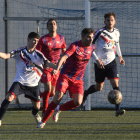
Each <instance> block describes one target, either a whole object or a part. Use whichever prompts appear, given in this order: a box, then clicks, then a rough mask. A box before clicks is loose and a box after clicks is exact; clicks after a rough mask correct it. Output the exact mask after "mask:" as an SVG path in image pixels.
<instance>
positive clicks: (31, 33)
mask: <svg viewBox="0 0 140 140" xmlns="http://www.w3.org/2000/svg"><path fill="white" fill-rule="evenodd" d="M28 38H29V39H32V38H37V39H39V38H40V36H39V34H38V33H35V32H30V33H29V34H28Z"/></svg>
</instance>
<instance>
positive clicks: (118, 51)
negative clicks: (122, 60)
mask: <svg viewBox="0 0 140 140" xmlns="http://www.w3.org/2000/svg"><path fill="white" fill-rule="evenodd" d="M119 38H120V33H119V32H118V40H117V42H116V52H117V54H118V56H122V53H121V49H120V43H119Z"/></svg>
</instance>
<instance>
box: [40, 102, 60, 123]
mask: <svg viewBox="0 0 140 140" xmlns="http://www.w3.org/2000/svg"><path fill="white" fill-rule="evenodd" d="M56 107H57V104H55V103H54V102H53V101H52V102H51V103H50V104H49V106H48V109H47V110H46V112H45V114H44V116H43V118H42V122H43V123H46V121H47V120H48V119H49V118H50V116H51V115H52V113H53V112H54V109H55V108H56Z"/></svg>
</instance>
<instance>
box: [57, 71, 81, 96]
mask: <svg viewBox="0 0 140 140" xmlns="http://www.w3.org/2000/svg"><path fill="white" fill-rule="evenodd" d="M67 90H69V95H70V97H71V98H72V94H75V93H79V94H81V95H82V96H83V81H82V80H74V81H72V79H70V78H69V77H67V76H65V75H64V74H60V76H59V78H58V80H57V84H56V91H62V92H63V93H66V91H67Z"/></svg>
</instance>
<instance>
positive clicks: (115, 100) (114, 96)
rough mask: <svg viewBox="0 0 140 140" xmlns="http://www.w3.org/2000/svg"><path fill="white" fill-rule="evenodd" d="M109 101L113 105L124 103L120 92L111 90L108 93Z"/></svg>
mask: <svg viewBox="0 0 140 140" xmlns="http://www.w3.org/2000/svg"><path fill="white" fill-rule="evenodd" d="M108 101H109V102H110V103H111V104H119V103H120V102H121V101H122V94H121V92H120V91H119V90H111V91H110V92H109V93H108Z"/></svg>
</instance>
